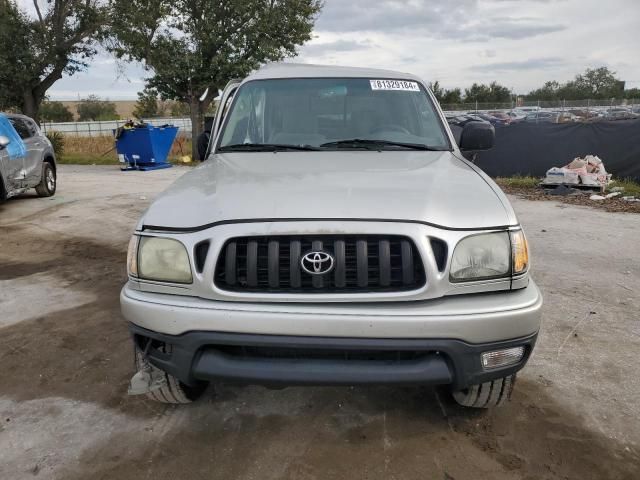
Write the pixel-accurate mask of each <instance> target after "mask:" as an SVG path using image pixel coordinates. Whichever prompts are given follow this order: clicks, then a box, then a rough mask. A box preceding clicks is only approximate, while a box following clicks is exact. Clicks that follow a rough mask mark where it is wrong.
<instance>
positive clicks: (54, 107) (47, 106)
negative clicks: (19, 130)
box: [40, 101, 73, 122]
mask: <svg viewBox="0 0 640 480" xmlns="http://www.w3.org/2000/svg"><path fill="white" fill-rule="evenodd" d="M40 118H41V119H42V120H44V121H46V122H73V113H71V111H70V110H69V108H67V107H66V106H65V105H64V104H63V103H62V102H49V101H45V102H43V103H42V105H41V106H40Z"/></svg>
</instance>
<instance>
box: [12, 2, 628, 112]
mask: <svg viewBox="0 0 640 480" xmlns="http://www.w3.org/2000/svg"><path fill="white" fill-rule="evenodd" d="M23 2H24V3H26V2H27V0H21V3H23ZM295 61H297V62H304V63H324V64H335V65H350V66H368V67H380V68H388V69H393V70H401V71H406V72H411V73H415V74H418V75H420V76H422V77H423V78H424V79H425V80H427V81H433V80H439V81H440V83H441V84H442V85H443V86H445V87H449V88H450V87H461V88H463V87H465V86H468V85H470V84H471V83H473V82H474V81H475V82H490V81H492V80H497V81H498V82H499V83H501V84H503V85H505V86H507V87H509V88H512V89H513V90H514V91H515V92H516V93H526V92H528V91H529V90H531V89H533V88H536V87H538V86H540V85H541V84H542V83H543V82H544V81H545V80H558V81H561V82H563V81H567V80H570V79H572V78H573V77H574V76H575V74H576V73H580V72H582V71H584V70H585V69H586V68H587V67H598V66H602V65H606V66H608V67H610V68H611V69H613V70H614V71H616V72H617V74H618V77H619V78H621V79H623V80H626V81H627V88H631V87H640V0H607V1H603V0H456V1H455V2H454V1H443V0H384V1H377V0H325V7H324V9H323V11H322V13H321V14H320V17H319V18H318V21H317V22H316V27H315V31H314V34H313V40H312V41H311V42H309V43H308V44H306V45H305V46H303V47H302V48H301V49H300V54H299V56H298V57H297V58H296V59H295ZM125 70H126V71H125V73H124V75H123V74H122V72H119V71H118V69H117V68H116V63H115V62H114V61H113V59H111V58H110V57H108V56H106V55H101V56H99V57H97V58H96V59H94V61H93V62H92V64H91V66H90V68H89V70H88V71H87V72H84V73H80V74H77V75H75V76H74V77H72V78H63V79H62V80H60V81H59V82H57V83H56V84H55V85H54V87H53V88H52V89H51V90H50V92H49V93H50V97H51V98H52V99H67V100H73V99H77V98H78V97H79V96H80V97H83V96H86V95H88V94H91V93H93V94H97V95H100V96H101V97H105V98H110V99H112V100H118V99H135V98H136V92H138V91H139V90H141V89H142V88H143V86H144V80H143V79H144V77H145V75H146V73H145V72H144V70H143V69H142V68H141V67H140V66H128V67H126V69H125Z"/></svg>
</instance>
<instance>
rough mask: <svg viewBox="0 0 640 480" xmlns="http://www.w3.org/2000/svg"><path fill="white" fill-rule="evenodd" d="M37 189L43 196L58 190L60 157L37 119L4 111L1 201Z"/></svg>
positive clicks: (0, 146)
mask: <svg viewBox="0 0 640 480" xmlns="http://www.w3.org/2000/svg"><path fill="white" fill-rule="evenodd" d="M31 188H35V189H36V192H37V193H38V195H39V196H41V197H50V196H52V195H54V194H55V193H56V156H55V153H54V151H53V147H52V146H51V142H49V139H48V138H47V137H46V136H45V135H44V134H43V133H42V132H41V131H40V129H39V128H38V125H37V124H36V122H34V121H33V119H31V118H29V117H27V116H24V115H17V114H4V113H0V201H3V200H6V199H8V198H11V197H14V196H16V195H19V194H21V193H23V192H25V191H27V190H29V189H31Z"/></svg>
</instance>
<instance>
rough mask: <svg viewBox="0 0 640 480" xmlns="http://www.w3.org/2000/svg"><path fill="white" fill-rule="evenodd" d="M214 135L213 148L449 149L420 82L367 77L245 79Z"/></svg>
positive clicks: (242, 149) (244, 149)
mask: <svg viewBox="0 0 640 480" xmlns="http://www.w3.org/2000/svg"><path fill="white" fill-rule="evenodd" d="M220 138H221V140H220V143H219V147H218V149H219V150H220V151H243V152H252V151H264V150H267V151H275V150H285V151H286V150H294V149H293V148H291V147H292V146H295V147H297V148H296V149H295V150H301V149H308V150H340V149H367V150H369V149H372V148H373V149H376V150H382V149H384V150H399V149H413V150H415V149H424V150H450V149H451V146H450V144H449V141H448V139H447V136H446V135H445V131H444V127H443V125H442V122H441V121H440V117H439V116H438V115H437V113H436V110H435V108H434V106H433V103H432V102H431V100H430V98H429V96H428V95H427V92H426V91H425V90H424V88H423V87H422V85H420V84H419V83H418V82H415V81H409V80H378V79H368V78H296V79H274V80H254V81H250V82H247V83H245V84H244V85H243V86H242V87H240V89H239V90H238V92H237V94H236V96H235V99H234V101H233V105H232V107H231V110H230V112H229V114H228V115H227V119H226V121H225V125H224V130H223V132H222V135H221V137H220ZM301 147H307V148H301Z"/></svg>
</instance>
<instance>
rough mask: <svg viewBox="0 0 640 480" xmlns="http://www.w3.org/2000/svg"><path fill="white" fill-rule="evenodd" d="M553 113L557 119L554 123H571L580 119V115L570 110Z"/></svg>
mask: <svg viewBox="0 0 640 480" xmlns="http://www.w3.org/2000/svg"><path fill="white" fill-rule="evenodd" d="M552 113H553V114H554V115H555V119H554V122H553V123H571V122H577V121H578V117H577V116H575V115H574V114H573V113H571V112H568V111H564V112H552Z"/></svg>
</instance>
